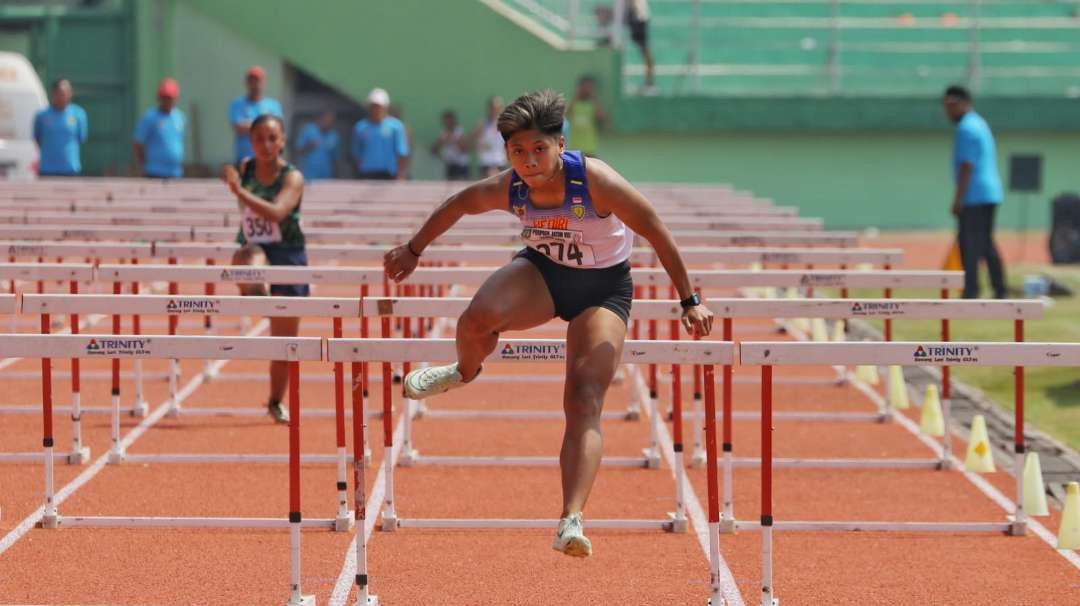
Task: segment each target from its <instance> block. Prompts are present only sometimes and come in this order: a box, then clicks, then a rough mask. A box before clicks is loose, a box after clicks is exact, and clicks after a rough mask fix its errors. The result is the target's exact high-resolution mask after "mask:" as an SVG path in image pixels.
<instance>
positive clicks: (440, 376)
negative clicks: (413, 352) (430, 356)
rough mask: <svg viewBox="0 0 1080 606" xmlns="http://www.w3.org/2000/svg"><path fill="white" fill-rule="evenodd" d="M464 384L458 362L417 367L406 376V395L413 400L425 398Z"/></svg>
mask: <svg viewBox="0 0 1080 606" xmlns="http://www.w3.org/2000/svg"><path fill="white" fill-rule="evenodd" d="M464 384H465V380H464V379H463V378H462V377H461V372H459V371H458V363H457V362H454V363H453V364H449V365H447V366H428V367H427V368H417V369H416V370H414V371H412V372H410V373H409V374H408V375H406V377H405V395H406V396H407V397H409V398H410V399H413V400H423V399H424V398H428V397H430V396H434V395H438V394H441V393H443V392H444V391H450V390H451V389H454V388H455V387H461V386H462V385H464Z"/></svg>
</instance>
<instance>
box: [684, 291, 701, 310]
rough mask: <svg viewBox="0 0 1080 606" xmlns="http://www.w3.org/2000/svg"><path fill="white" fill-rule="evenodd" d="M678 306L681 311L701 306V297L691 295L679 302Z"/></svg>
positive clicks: (694, 294)
mask: <svg viewBox="0 0 1080 606" xmlns="http://www.w3.org/2000/svg"><path fill="white" fill-rule="evenodd" d="M679 305H680V306H681V307H682V308H683V309H690V308H691V307H694V306H695V305H701V296H700V295H698V294H697V293H693V294H691V295H690V296H689V297H686V298H685V299H683V300H682V301H679Z"/></svg>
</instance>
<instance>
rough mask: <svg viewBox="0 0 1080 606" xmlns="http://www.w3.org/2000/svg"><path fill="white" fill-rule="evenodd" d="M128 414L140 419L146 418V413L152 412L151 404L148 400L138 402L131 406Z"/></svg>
mask: <svg viewBox="0 0 1080 606" xmlns="http://www.w3.org/2000/svg"><path fill="white" fill-rule="evenodd" d="M128 414H130V415H131V416H133V417H136V418H139V419H143V418H146V415H148V414H150V404H148V403H147V402H146V400H143V401H142V402H136V403H135V404H134V405H133V406H132V407H131V410H130V411H128Z"/></svg>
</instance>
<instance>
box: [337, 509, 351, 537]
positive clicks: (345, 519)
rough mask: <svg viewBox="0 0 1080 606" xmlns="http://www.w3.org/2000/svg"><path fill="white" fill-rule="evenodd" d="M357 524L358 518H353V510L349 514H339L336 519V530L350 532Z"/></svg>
mask: <svg viewBox="0 0 1080 606" xmlns="http://www.w3.org/2000/svg"><path fill="white" fill-rule="evenodd" d="M355 524H356V520H355V519H353V515H352V513H351V512H350V514H349V515H347V516H338V517H337V518H336V519H335V520H334V532H349V531H350V530H352V529H353V526H354V525H355Z"/></svg>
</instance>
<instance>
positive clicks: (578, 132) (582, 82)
mask: <svg viewBox="0 0 1080 606" xmlns="http://www.w3.org/2000/svg"><path fill="white" fill-rule="evenodd" d="M566 117H567V120H569V122H570V133H569V134H570V136H569V137H568V139H571V140H573V141H574V147H575V148H577V149H580V150H581V152H582V153H583V154H585V155H586V156H591V157H595V156H596V154H597V151H598V150H599V148H600V129H601V128H603V126H604V123H605V122H606V121H607V112H606V111H604V106H603V104H602V103H600V100H599V99H597V98H596V78H594V77H592V76H582V77H581V78H579V79H578V84H577V91H576V92H575V93H574V98H573V99H572V100H571V101H570V107H569V108H568V109H567V110H566ZM567 144H568V145H569V143H567Z"/></svg>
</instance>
